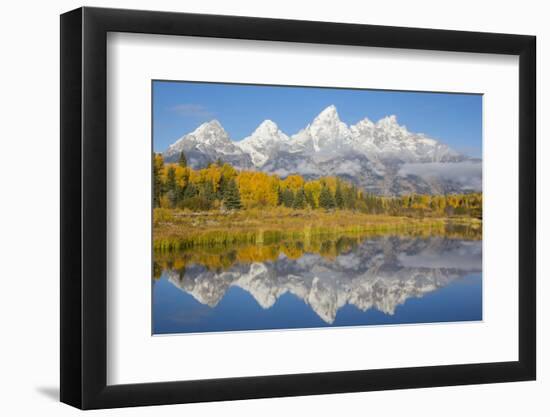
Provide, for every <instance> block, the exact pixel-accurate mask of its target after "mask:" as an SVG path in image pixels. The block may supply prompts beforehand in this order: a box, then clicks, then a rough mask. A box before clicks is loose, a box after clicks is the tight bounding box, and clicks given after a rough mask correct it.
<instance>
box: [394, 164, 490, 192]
mask: <svg viewBox="0 0 550 417" xmlns="http://www.w3.org/2000/svg"><path fill="white" fill-rule="evenodd" d="M399 175H400V176H402V177H406V176H407V175H416V176H419V177H421V178H424V179H426V180H430V179H445V180H450V181H453V182H455V183H458V184H460V185H462V187H463V188H464V189H474V190H481V188H482V182H481V162H480V161H473V160H469V161H462V162H427V163H410V164H404V165H403V166H401V168H400V170H399Z"/></svg>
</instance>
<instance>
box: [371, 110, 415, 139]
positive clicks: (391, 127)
mask: <svg viewBox="0 0 550 417" xmlns="http://www.w3.org/2000/svg"><path fill="white" fill-rule="evenodd" d="M376 127H378V128H381V129H383V130H386V131H390V132H391V131H396V132H397V131H398V132H401V133H404V134H406V133H408V131H407V128H406V127H405V126H401V125H400V124H399V122H398V121H397V116H396V115H395V114H392V115H390V116H386V117H383V118H382V119H380V120H379V121H378V122H376Z"/></svg>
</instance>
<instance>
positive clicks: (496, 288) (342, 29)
mask: <svg viewBox="0 0 550 417" xmlns="http://www.w3.org/2000/svg"><path fill="white" fill-rule="evenodd" d="M535 103H536V94H535V37H532V36H525V35H509V34H492V33H474V32H458V31H446V30H431V29H415V28H398V27H385V26H371V25H355V24H340V23H326V22H311V21H292V20H277V19H264V18H251V17H236V16H214V15H197V14H185V13H167V12H150V11H135V10H118V9H100V8H87V7H85V8H80V9H77V10H74V11H71V12H68V13H65V14H63V15H62V16H61V401H63V402H65V403H67V404H70V405H73V406H75V407H79V408H82V409H93V408H111V407H124V406H139V405H155V404H173V403H188V402H201V401H218V400H234V399H247V398H264V397H277V396H297V395H313V394H325V393H341V392H356V391H371V390H387V389H400V388H420V387H434V386H445V385H462V384H481V383H495V382H507V381H524V380H533V379H535V376H536V330H535V329H536V314H535V311H536V304H535V301H536V268H535V253H536V252H535V249H536V224H535V218H536V204H535V202H536V191H535V190H536V187H535V172H536V165H535V163H536V158H535Z"/></svg>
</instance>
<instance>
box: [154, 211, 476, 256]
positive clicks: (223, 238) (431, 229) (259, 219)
mask: <svg viewBox="0 0 550 417" xmlns="http://www.w3.org/2000/svg"><path fill="white" fill-rule="evenodd" d="M481 232H482V220H480V219H477V218H470V217H404V216H391V215H387V214H365V213H360V212H354V211H349V210H335V211H323V210H293V209H285V208H277V209H269V210H259V209H249V210H239V211H234V212H220V211H210V212H190V211H183V210H166V209H155V211H154V216H153V249H154V250H156V251H157V250H158V251H173V250H180V249H186V248H193V247H212V246H218V245H232V244H237V243H253V244H258V245H263V244H272V243H276V242H281V241H284V240H311V239H314V240H317V239H331V238H335V237H338V236H356V237H360V236H361V237H362V236H364V237H368V236H381V235H391V234H400V235H404V236H415V235H416V236H433V235H437V236H447V237H450V238H452V237H457V238H458V237H466V238H468V239H470V240H472V239H475V240H479V239H481Z"/></svg>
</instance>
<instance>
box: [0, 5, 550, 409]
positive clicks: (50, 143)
mask: <svg viewBox="0 0 550 417" xmlns="http://www.w3.org/2000/svg"><path fill="white" fill-rule="evenodd" d="M81 5H82V3H80V2H77V1H72V0H59V1H57V2H55V3H53V2H50V3H48V2H38V1H27V2H15V1H12V2H9V3H6V4H4V5H3V8H2V17H1V23H0V31H1V36H0V42H1V51H2V63H1V65H0V73H1V77H0V80H1V81H2V83H3V85H2V88H1V89H0V106H1V107H0V115H1V118H0V120H1V132H2V133H1V135H0V138H1V139H0V140H1V145H2V152H1V163H0V184H1V188H0V190H1V191H2V194H1V195H2V200H1V204H0V211H1V213H0V253H1V254H2V255H1V258H0V259H1V260H2V263H1V266H0V271H1V277H2V279H3V283H4V286H3V288H2V289H3V290H2V291H1V292H0V317H1V324H2V326H1V329H2V343H0V398H1V400H0V410H1V411H2V414H4V415H33V414H32V413H40V414H47V415H59V416H65V415H75V414H77V411H76V410H75V409H72V408H71V407H68V406H66V405H63V404H60V403H58V402H57V396H58V392H59V386H58V379H59V370H58V369H59V361H58V355H59V354H58V349H59V343H58V340H59V324H58V312H59V307H58V306H59V278H58V277H59V214H58V213H59V185H58V184H59V17H58V15H59V14H60V13H62V12H64V11H67V10H70V9H73V8H76V7H79V6H81ZM86 5H89V6H103V7H123V8H139V9H157V10H168V11H181V12H183V11H186V12H197V13H216V14H237V15H250V16H263V17H280V18H292V19H309V20H326V21H341V22H350V23H351V22H353V23H371V24H380V25H395V26H416V27H429V28H441V29H460V30H474V31H492V32H509V33H522V34H532V35H537V37H538V76H539V77H538V88H537V93H538V119H539V124H538V137H539V154H538V155H539V156H538V161H539V186H538V190H539V201H538V207H539V226H538V234H539V249H538V257H539V260H540V262H539V275H538V276H539V285H538V300H539V303H538V314H539V316H538V317H539V320H538V331H539V333H538V334H539V339H538V349H539V366H538V374H539V377H538V381H536V382H527V383H508V384H496V385H482V386H467V387H452V388H432V389H422V390H404V391H387V392H377V393H359V394H345V395H325V396H314V397H300V398H286V399H271V400H255V401H237V402H231V403H210V404H194V405H179V406H164V407H145V408H139V409H122V410H109V411H99V412H95V413H94V415H115V413H116V415H131V416H134V415H139V416H147V415H155V416H165V415H166V416H168V415H181V414H182V413H188V414H189V415H193V416H217V415H224V416H232V415H235V416H237V415H238V416H248V415H250V416H255V415H262V416H264V415H285V414H286V415H300V414H301V415H309V414H315V415H319V416H324V415H326V416H333V415H335V414H339V413H342V412H353V411H356V412H358V413H362V414H366V413H369V414H371V415H380V414H383V415H403V414H407V415H411V416H415V415H421V416H423V417H428V416H441V415H446V416H461V417H462V416H464V415H483V414H489V415H499V416H506V415H519V414H525V415H529V416H543V415H548V413H549V412H550V404H549V403H548V401H547V399H546V397H547V393H548V392H550V361H549V360H548V358H547V352H549V351H550V346H549V344H550V326H548V324H547V319H548V318H549V317H550V307H549V306H550V302H547V303H545V302H544V301H545V300H546V299H547V298H548V297H549V296H550V284H549V283H548V281H547V278H548V276H549V274H550V263H548V261H547V260H546V262H545V259H544V257H545V255H546V254H547V253H548V251H549V250H550V222H549V221H548V220H543V219H542V216H541V215H540V213H542V212H545V211H546V212H548V211H549V210H550V200H549V199H550V193H549V192H548V190H546V192H545V193H543V186H544V184H546V183H547V181H545V180H548V179H549V175H550V168H549V167H548V165H547V166H546V167H542V166H541V165H542V161H544V160H548V158H549V157H550V151H549V147H548V146H547V145H546V144H544V145H543V144H542V138H543V137H544V136H545V134H546V135H547V134H549V127H548V126H549V124H548V123H547V122H546V121H545V120H543V117H542V116H543V115H544V114H545V110H546V107H545V105H546V103H547V102H548V97H550V83H549V82H548V80H547V79H546V77H545V75H544V72H545V71H546V74H549V73H550V72H549V71H548V68H549V59H550V48H549V47H548V45H549V43H550V26H548V24H547V18H546V16H547V13H548V12H547V11H546V10H544V6H545V4H544V2H540V1H536V0H523V1H521V2H519V1H514V2H509V1H502V0H501V1H486V2H480V1H479V0H473V1H471V0H462V1H461V2H459V3H457V2H453V3H446V2H441V1H437V0H436V1H423V0H415V1H407V0H401V1H377V2H369V3H368V2H358V1H353V0H340V1H338V2H327V3H326V4H325V3H321V1H320V0H315V1H311V2H306V1H303V2H301V3H300V2H297V1H295V0H294V1H283V0H278V1H271V2H261V1H254V0H232V1H230V2H228V1H223V0H201V1H189V2H185V3H184V2H178V1H170V0H157V1H154V2H153V1H146V0H124V1H118V2H116V1H93V0H88V1H87V2H86ZM543 235H544V236H543ZM151 360H154V358H151ZM544 394H546V395H544Z"/></svg>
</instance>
